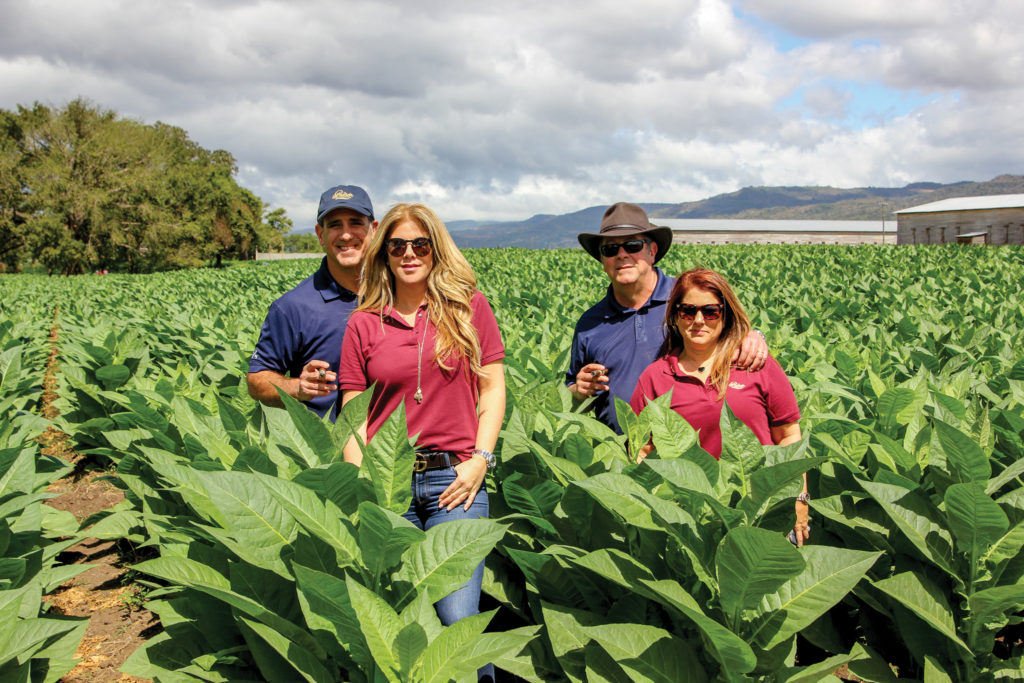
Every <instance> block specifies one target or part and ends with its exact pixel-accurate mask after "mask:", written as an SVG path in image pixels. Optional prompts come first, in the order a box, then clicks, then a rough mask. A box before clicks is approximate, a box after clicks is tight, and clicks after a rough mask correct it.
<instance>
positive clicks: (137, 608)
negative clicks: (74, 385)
mask: <svg viewBox="0 0 1024 683" xmlns="http://www.w3.org/2000/svg"><path fill="white" fill-rule="evenodd" d="M58 315H59V311H58V310H57V309H55V310H54V316H53V326H52V328H51V329H50V336H49V346H50V349H49V357H48V358H47V363H46V375H45V377H44V379H43V396H42V399H41V401H40V409H41V412H42V414H43V416H44V417H47V418H54V417H56V416H57V414H58V411H57V408H56V407H55V406H54V401H55V400H56V399H57V388H58V386H59V385H58V382H57V373H58V372H59V350H58V345H57V342H58V339H59V334H60V324H59V318H58ZM40 442H41V444H42V452H43V453H44V454H45V455H53V456H56V457H58V458H62V459H64V460H67V461H68V462H70V463H73V464H74V465H75V468H74V470H72V472H71V473H70V474H69V475H68V476H67V477H65V478H64V479H60V480H58V481H56V482H54V483H53V484H51V485H50V487H49V489H48V491H49V492H50V493H56V494H59V495H58V496H56V497H55V498H51V499H50V500H48V501H46V504H47V505H50V506H51V507H54V508H56V509H58V510H67V511H68V512H70V513H71V514H73V515H74V516H75V519H77V520H78V522H79V523H81V522H82V521H83V520H85V519H87V518H88V517H89V516H90V515H93V514H95V513H97V512H100V511H101V510H105V509H107V508H110V507H112V506H114V505H116V504H117V503H119V502H121V501H122V500H124V494H122V493H121V491H119V490H118V489H116V488H115V487H113V486H111V485H110V484H109V483H107V482H104V481H99V477H101V476H103V475H104V474H107V472H104V471H103V470H102V469H100V468H98V467H97V465H96V464H95V463H94V462H92V461H91V460H90V459H89V458H86V457H84V456H82V455H81V454H79V453H75V452H74V451H73V450H72V448H71V445H70V443H69V439H68V435H67V434H65V433H63V432H61V431H60V430H58V429H55V428H54V427H52V426H51V427H48V428H47V430H46V432H44V433H43V435H42V436H41V437H40ZM59 559H60V561H61V562H63V563H64V564H89V565H92V568H91V569H89V570H87V571H85V572H83V573H81V574H79V575H78V576H76V577H75V578H74V579H72V580H70V581H68V582H67V583H65V584H63V585H61V586H60V587H59V588H58V589H57V590H55V591H54V592H53V593H51V594H50V595H48V596H46V597H45V598H44V600H46V601H48V602H49V603H50V605H51V606H52V609H53V610H54V611H56V612H59V613H61V614H65V615H67V616H72V617H89V626H88V628H87V630H86V633H85V637H84V638H82V643H81V645H79V647H78V651H77V652H76V653H75V656H76V657H77V658H79V662H78V664H77V665H76V666H75V668H74V669H72V670H71V671H70V672H68V673H67V674H66V675H65V676H64V677H63V678H61V680H62V681H65V682H66V683H85V682H86V681H88V682H89V683H108V682H110V681H140V680H143V679H138V678H133V677H131V676H128V675H126V674H122V673H121V672H120V671H118V667H120V666H121V665H122V664H123V663H124V661H125V660H126V659H127V658H128V656H129V655H130V654H131V653H132V652H134V651H135V650H136V648H138V647H139V646H140V645H141V644H142V643H144V642H145V641H146V639H147V638H148V637H151V636H152V635H154V634H155V633H157V632H159V623H158V622H157V620H156V617H155V616H154V615H153V614H151V613H150V612H149V611H148V610H146V609H143V608H142V605H141V603H142V600H141V597H140V595H139V592H138V588H137V587H136V586H134V585H133V584H132V583H131V582H130V580H129V579H128V578H127V577H128V572H129V571H130V565H131V563H132V561H133V558H132V548H131V547H130V546H129V545H128V544H127V543H123V542H122V543H115V542H113V541H100V540H98V539H95V538H87V539H85V540H83V541H81V542H79V543H76V544H75V545H73V546H71V547H70V548H68V549H67V550H66V551H64V552H63V553H61V555H60V558H59Z"/></svg>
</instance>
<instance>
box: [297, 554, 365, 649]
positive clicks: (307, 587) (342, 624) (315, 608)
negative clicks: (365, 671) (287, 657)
mask: <svg viewBox="0 0 1024 683" xmlns="http://www.w3.org/2000/svg"><path fill="white" fill-rule="evenodd" d="M293 568H294V571H295V582H296V584H297V585H298V596H299V603H300V605H301V607H302V613H303V615H304V616H305V618H306V623H308V624H309V626H310V628H311V629H313V632H314V634H316V635H317V639H318V641H319V642H320V643H321V645H322V646H323V647H324V649H325V650H328V651H330V650H331V649H332V648H333V647H334V646H335V644H334V643H330V642H326V641H327V639H328V638H331V637H333V638H334V639H335V640H336V641H337V643H338V644H340V645H341V646H343V647H344V648H345V650H347V651H348V652H349V653H350V654H351V656H352V659H353V660H355V661H356V662H357V663H358V664H359V665H360V666H363V667H369V666H370V664H371V662H372V657H371V655H370V651H369V649H367V645H366V641H365V639H364V638H363V635H362V631H361V629H360V626H359V620H358V619H357V617H356V614H355V612H354V611H353V609H352V603H351V601H350V600H349V593H348V585H347V583H346V582H345V579H340V578H338V577H336V576H332V575H330V574H325V573H323V572H319V571H316V570H314V569H309V568H308V567H303V566H302V565H293ZM325 633H326V634H329V635H328V636H324V635H321V634H325Z"/></svg>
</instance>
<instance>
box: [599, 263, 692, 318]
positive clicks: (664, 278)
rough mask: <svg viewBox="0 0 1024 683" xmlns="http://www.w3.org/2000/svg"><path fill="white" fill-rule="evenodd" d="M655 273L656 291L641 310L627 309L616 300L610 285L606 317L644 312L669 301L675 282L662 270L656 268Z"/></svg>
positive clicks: (604, 312) (605, 305)
mask: <svg viewBox="0 0 1024 683" xmlns="http://www.w3.org/2000/svg"><path fill="white" fill-rule="evenodd" d="M654 272H655V273H656V274H657V275H658V281H657V282H656V283H655V285H654V291H653V292H651V296H650V298H648V299H647V301H646V302H645V303H644V305H643V306H641V307H640V308H639V309H632V308H626V307H625V306H623V305H622V304H620V303H619V302H618V301H616V300H615V292H614V291H613V290H612V286H611V285H608V293H607V294H605V297H604V311H603V314H604V317H605V318H612V317H615V316H619V315H622V314H623V313H627V312H629V311H632V310H643V309H645V308H648V307H650V306H652V305H655V304H663V303H665V302H666V301H668V297H669V296H670V295H671V294H672V287H673V285H675V280H674V279H673V278H670V277H669V276H668V275H665V273H663V272H662V271H661V268H658V267H657V266H655V268H654Z"/></svg>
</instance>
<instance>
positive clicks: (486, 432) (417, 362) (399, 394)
mask: <svg viewBox="0 0 1024 683" xmlns="http://www.w3.org/2000/svg"><path fill="white" fill-rule="evenodd" d="M366 251H367V253H366V259H365V265H364V267H363V268H364V269H363V279H362V284H361V285H360V290H359V306H358V307H357V309H356V310H355V312H353V313H352V316H351V317H350V318H349V321H348V327H347V330H346V332H345V340H344V343H343V345H342V352H341V369H340V372H339V376H340V378H341V381H340V382H339V388H340V390H341V392H342V404H345V403H347V402H348V401H350V400H351V399H352V398H353V397H354V396H355V395H357V394H358V393H359V392H361V391H364V390H365V389H366V388H367V387H369V386H371V385H373V384H374V383H376V385H375V386H374V390H373V397H372V399H371V403H370V410H369V416H368V420H367V422H366V423H364V425H363V427H362V429H361V434H360V436H361V437H362V438H363V439H364V441H365V440H366V439H367V438H369V439H372V438H373V435H374V434H375V433H376V431H377V430H378V429H379V428H380V426H381V425H382V424H383V423H384V421H385V420H386V419H387V417H388V416H389V415H390V414H391V413H392V412H393V411H394V410H395V409H396V408H398V406H399V405H404V406H405V411H406V419H407V422H408V427H409V435H410V436H412V435H417V441H416V449H417V464H416V468H415V469H416V471H414V473H413V481H412V488H413V503H412V506H411V507H410V508H409V510H408V512H406V513H405V517H406V518H407V519H409V520H410V521H411V522H413V523H414V524H416V525H417V526H418V527H420V528H421V529H429V528H431V527H433V526H434V525H436V524H440V523H442V522H447V521H451V520H454V519H466V518H472V517H486V516H487V513H488V503H487V490H486V488H484V487H483V483H484V477H485V476H486V474H487V470H488V469H489V468H491V467H493V466H494V455H493V454H492V452H491V451H493V450H494V445H495V443H496V442H497V439H498V432H499V430H500V429H501V422H502V419H503V418H504V416H505V378H504V372H503V365H502V360H503V358H504V357H505V348H504V346H503V344H502V341H501V334H500V332H499V330H498V325H497V322H496V321H495V319H494V313H493V312H492V311H491V307H490V305H489V304H488V303H487V299H486V298H484V295H483V294H481V293H480V292H479V291H477V289H476V276H475V275H474V274H473V269H472V268H471V267H470V265H469V263H467V262H466V259H465V257H463V255H462V253H461V252H459V250H458V248H457V247H456V246H455V243H454V242H453V241H452V238H451V236H450V235H449V234H448V230H447V229H446V228H445V225H444V223H442V222H441V219H440V218H438V217H437V214H435V213H434V212H433V211H432V210H431V209H429V208H427V207H426V206H423V205H421V204H399V205H397V206H395V207H393V208H392V209H391V210H390V211H388V212H387V214H386V215H385V216H384V218H383V219H381V222H380V226H379V227H378V228H377V231H376V232H375V233H374V235H373V238H372V239H371V240H370V244H369V246H368V247H367V249H366ZM345 460H346V461H348V462H351V463H354V464H356V465H359V464H360V463H361V461H362V454H361V452H360V450H359V447H358V445H357V444H356V443H355V442H354V440H353V441H351V442H350V443H349V444H348V445H347V446H346V448H345ZM482 578H483V565H482V564H481V565H480V566H479V567H478V568H477V570H476V572H475V573H474V575H473V578H472V580H471V581H470V582H469V583H468V584H466V585H465V586H463V587H462V588H461V589H459V590H458V591H457V592H456V593H453V594H452V595H449V596H448V597H446V598H444V599H442V600H441V601H440V602H438V604H437V610H438V615H439V616H440V618H441V621H442V623H444V624H445V625H448V624H451V623H454V622H455V621H457V620H458V619H461V618H462V617H465V616H468V615H470V614H475V613H476V612H477V610H478V602H479V597H480V587H481V582H482Z"/></svg>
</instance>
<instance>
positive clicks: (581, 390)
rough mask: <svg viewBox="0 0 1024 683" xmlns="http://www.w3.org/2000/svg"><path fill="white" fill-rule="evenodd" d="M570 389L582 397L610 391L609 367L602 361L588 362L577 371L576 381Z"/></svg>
mask: <svg viewBox="0 0 1024 683" xmlns="http://www.w3.org/2000/svg"><path fill="white" fill-rule="evenodd" d="M569 391H571V392H572V393H573V394H575V395H576V397H577V398H580V399H583V398H587V397H588V396H593V395H594V394H596V393H597V392H599V391H608V368H606V367H605V366H603V365H601V364H600V363H587V364H586V365H584V366H583V367H582V368H580V371H579V372H578V373H576V383H575V384H573V385H571V386H570V387H569Z"/></svg>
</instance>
